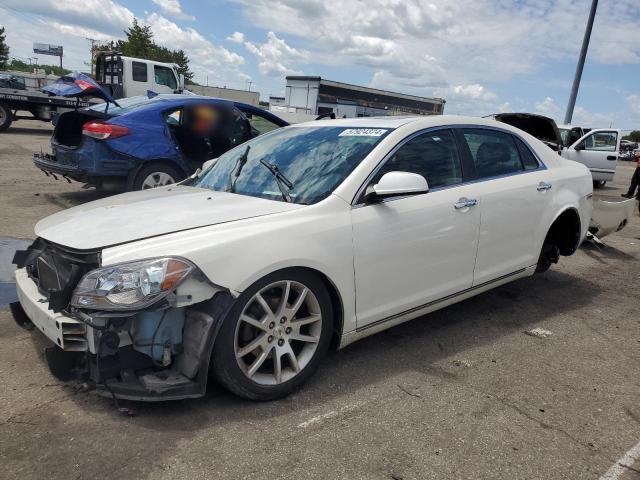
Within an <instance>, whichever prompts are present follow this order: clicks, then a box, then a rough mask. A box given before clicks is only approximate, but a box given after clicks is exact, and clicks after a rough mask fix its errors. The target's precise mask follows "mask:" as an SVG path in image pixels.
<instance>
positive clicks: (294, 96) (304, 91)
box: [285, 80, 320, 114]
mask: <svg viewBox="0 0 640 480" xmlns="http://www.w3.org/2000/svg"><path fill="white" fill-rule="evenodd" d="M319 88H320V81H319V80H287V86H286V87H285V104H286V105H287V106H289V107H294V108H296V110H298V111H300V110H307V111H308V112H309V113H311V114H315V113H316V105H317V102H318V89H319Z"/></svg>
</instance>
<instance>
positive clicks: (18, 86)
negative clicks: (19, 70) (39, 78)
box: [0, 73, 27, 90]
mask: <svg viewBox="0 0 640 480" xmlns="http://www.w3.org/2000/svg"><path fill="white" fill-rule="evenodd" d="M0 88H11V89H13V90H26V89H27V85H26V83H25V81H24V78H23V77H19V76H17V75H12V74H10V73H0Z"/></svg>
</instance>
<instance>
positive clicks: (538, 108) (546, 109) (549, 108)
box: [533, 97, 562, 119]
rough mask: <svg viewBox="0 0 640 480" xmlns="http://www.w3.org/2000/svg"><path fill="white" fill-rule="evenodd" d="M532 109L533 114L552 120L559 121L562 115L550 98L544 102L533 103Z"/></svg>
mask: <svg viewBox="0 0 640 480" xmlns="http://www.w3.org/2000/svg"><path fill="white" fill-rule="evenodd" d="M533 107H534V113H539V114H540V115H544V116H546V117H550V118H554V119H559V118H560V115H561V113H562V111H561V109H560V107H559V106H558V105H556V102H555V101H554V100H553V98H551V97H546V98H545V99H544V100H542V101H540V102H536V103H534V105H533Z"/></svg>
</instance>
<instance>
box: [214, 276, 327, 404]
mask: <svg viewBox="0 0 640 480" xmlns="http://www.w3.org/2000/svg"><path fill="white" fill-rule="evenodd" d="M279 280H292V281H297V282H300V283H302V284H304V285H305V286H306V287H308V288H309V289H310V290H311V291H312V292H313V294H314V295H315V296H316V298H317V299H318V303H319V304H320V311H321V314H322V331H321V334H320V341H319V342H318V347H317V348H316V351H315V352H314V354H313V357H312V359H311V361H310V362H309V363H308V364H307V365H306V367H304V369H303V370H302V371H301V372H300V373H298V375H296V376H295V377H294V378H292V379H291V380H288V381H287V382H284V383H281V384H280V385H259V384H257V383H255V382H253V381H251V380H250V379H248V378H247V377H246V376H245V374H244V373H243V372H242V370H241V369H240V366H239V365H238V363H237V361H236V358H235V352H234V342H235V329H236V324H237V323H238V319H239V317H240V314H241V313H242V310H243V308H244V307H245V305H246V303H247V302H248V301H249V300H250V299H251V297H253V295H255V294H256V293H257V292H258V291H259V290H260V289H262V288H264V287H265V286H267V285H269V284H270V283H274V282H277V281H279ZM332 330H333V309H332V306H331V298H330V296H329V293H328V292H327V289H326V287H325V285H324V284H323V282H322V280H320V278H319V277H318V276H317V275H314V274H313V273H310V272H308V271H305V270H301V269H287V270H281V271H279V272H275V273H272V274H270V275H267V276H266V277H263V278H262V279H260V280H258V281H257V282H255V283H254V284H253V285H251V286H250V287H249V288H247V289H246V290H245V291H244V292H243V293H242V294H241V295H240V297H238V299H237V301H236V302H235V304H234V306H233V307H232V308H231V310H230V311H229V313H228V314H227V316H226V318H225V320H224V323H223V324H222V327H221V328H220V331H219V333H218V335H217V337H216V341H215V344H214V348H213V354H212V358H211V361H212V366H211V368H212V371H213V373H214V375H215V378H216V380H218V382H219V383H220V384H222V385H223V386H224V387H225V388H227V389H228V390H229V391H231V392H232V393H234V394H236V395H238V396H240V397H243V398H246V399H248V400H260V401H265V400H273V399H276V398H280V397H283V396H286V395H288V394H290V393H291V392H293V391H295V390H296V389H297V388H298V387H299V386H300V385H301V384H302V383H304V382H305V381H306V380H307V379H308V378H309V377H310V376H311V375H313V374H314V373H315V371H316V370H317V369H318V366H319V364H320V362H321V360H322V358H323V357H324V356H325V354H326V352H327V350H328V349H329V344H330V342H331V335H332Z"/></svg>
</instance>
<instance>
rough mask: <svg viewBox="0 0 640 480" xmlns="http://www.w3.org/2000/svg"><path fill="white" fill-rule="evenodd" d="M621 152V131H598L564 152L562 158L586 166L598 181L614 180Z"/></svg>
mask: <svg viewBox="0 0 640 480" xmlns="http://www.w3.org/2000/svg"><path fill="white" fill-rule="evenodd" d="M619 152H620V131H619V130H615V129H597V130H591V131H590V132H589V133H587V134H586V135H584V136H583V137H581V138H580V139H579V140H577V141H576V142H575V143H573V145H571V146H570V147H569V148H567V149H565V150H563V151H562V156H563V157H564V158H567V159H569V160H574V161H576V162H580V163H582V164H584V165H586V166H587V167H588V168H589V170H591V175H592V176H593V179H594V180H596V181H609V180H613V176H614V174H615V173H616V165H617V160H618V153H619Z"/></svg>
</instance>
